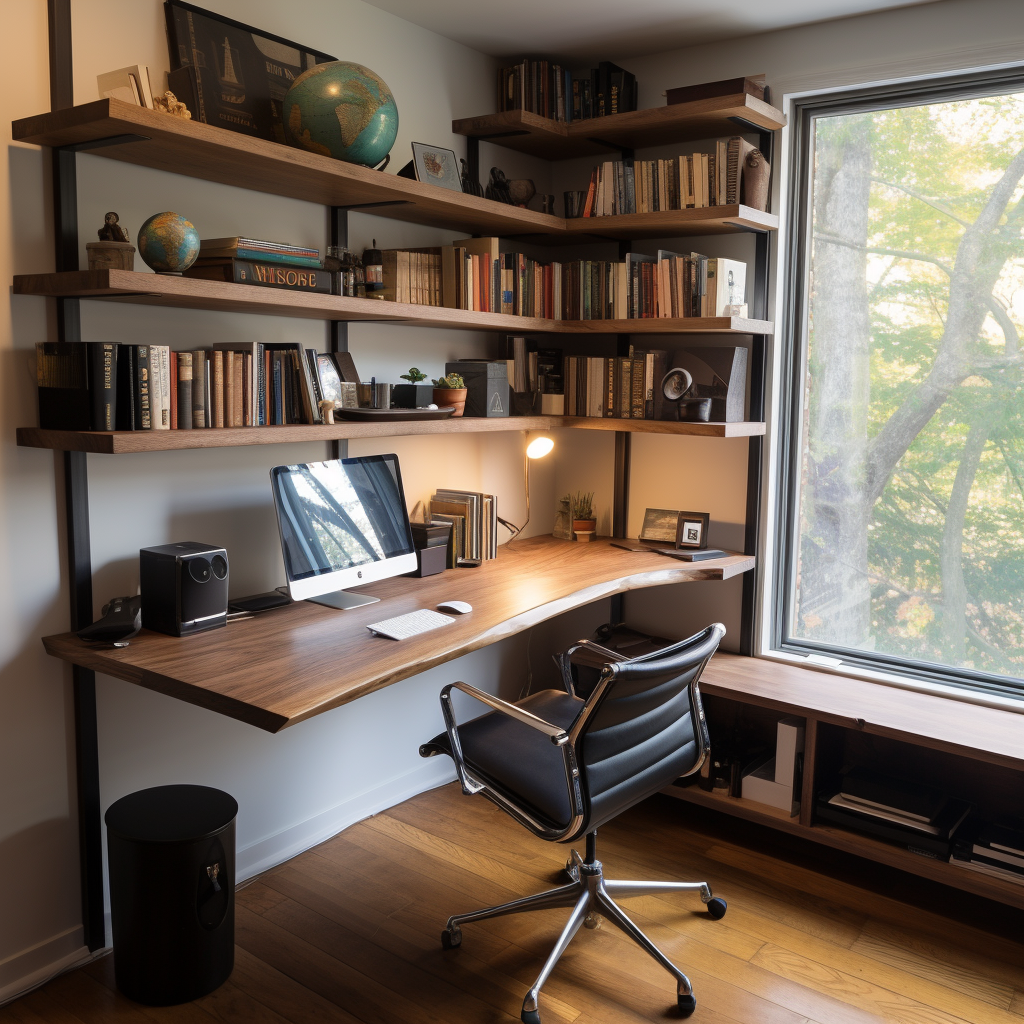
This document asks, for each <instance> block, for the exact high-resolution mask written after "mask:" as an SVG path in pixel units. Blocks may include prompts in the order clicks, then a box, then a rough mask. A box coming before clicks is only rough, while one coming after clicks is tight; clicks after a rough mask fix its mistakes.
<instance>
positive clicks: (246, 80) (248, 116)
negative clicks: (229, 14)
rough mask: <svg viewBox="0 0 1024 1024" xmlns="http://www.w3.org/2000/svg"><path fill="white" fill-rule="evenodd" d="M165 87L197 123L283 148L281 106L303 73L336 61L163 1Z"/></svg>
mask: <svg viewBox="0 0 1024 1024" xmlns="http://www.w3.org/2000/svg"><path fill="white" fill-rule="evenodd" d="M164 14H165V15H166V17H167V49H168V51H169V53H170V58H171V70H170V72H169V73H168V75H167V84H168V87H169V88H170V89H171V91H172V92H173V93H174V94H175V96H177V97H178V99H179V100H181V101H182V102H183V103H184V104H185V105H186V106H187V107H188V109H189V110H190V111H191V112H192V116H193V117H194V118H195V119H196V120H197V121H202V122H203V123H204V124H212V125H216V126H217V127H218V128H227V129H228V130H229V131H233V132H241V133H242V134H244V135H255V136H257V137H258V138H261V139H269V140H270V141H271V142H280V143H282V144H283V143H285V142H286V141H287V140H286V139H285V133H284V122H283V121H282V120H281V103H282V101H283V100H284V97H285V93H286V92H288V89H289V87H290V86H291V84H292V82H294V81H295V79H296V78H298V77H299V75H301V74H302V72H303V71H308V70H309V69H310V68H311V67H315V66H316V65H317V64H324V63H326V62H327V61H332V60H335V58H334V57H332V56H331V55H330V54H328V53H322V52H321V51H320V50H315V49H313V48H312V47H309V46H303V45H302V44H301V43H293V42H292V41H291V40H289V39H282V38H281V37H280V36H275V35H271V34H270V33H269V32H261V31H260V30H259V29H256V28H253V27H252V26H251V25H244V24H243V23H242V22H240V21H233V20H232V19H231V18H224V17H222V16H221V15H219V14H214V13H213V12H212V11H204V10H203V9H202V8H201V7H195V6H193V5H192V4H187V3H183V2H182V0H165V3H164Z"/></svg>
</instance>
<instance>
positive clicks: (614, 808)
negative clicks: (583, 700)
mask: <svg viewBox="0 0 1024 1024" xmlns="http://www.w3.org/2000/svg"><path fill="white" fill-rule="evenodd" d="M723 636H725V627H724V626H723V625H722V624H721V623H718V622H716V623H714V624H713V625H710V626H708V627H707V629H704V630H702V631H701V632H700V633H697V634H696V635H695V636H692V637H690V638H689V639H687V640H682V641H680V642H679V643H678V644H675V645H673V646H672V647H667V648H665V649H663V650H660V651H657V652H655V653H653V654H646V655H643V656H641V657H639V658H635V659H633V660H631V661H617V662H609V663H608V664H607V665H606V666H605V667H604V669H603V670H602V672H601V679H600V681H599V683H598V685H597V686H596V687H595V689H594V692H593V694H592V696H591V697H590V698H589V699H588V700H587V705H588V708H587V710H586V712H585V713H584V714H582V715H581V716H580V718H579V719H578V720H577V724H576V726H574V728H573V732H572V734H571V739H572V742H573V743H574V746H575V749H576V761H577V765H578V766H579V770H580V779H581V783H582V790H583V797H584V801H585V804H586V814H585V816H584V817H585V820H584V822H583V824H582V826H581V827H580V828H579V829H576V830H574V831H575V836H574V837H573V838H575V837H578V836H579V835H582V834H584V833H586V832H590V831H592V830H593V829H595V828H598V827H599V826H600V825H602V824H604V822H606V821H609V820H610V819H612V818H614V817H615V816H616V815H617V814H620V813H621V812H622V811H624V810H626V809H627V808H629V807H632V806H633V804H635V803H639V802H640V801H641V800H644V799H646V798H647V797H649V796H652V795H653V794H654V793H657V792H658V791H659V790H661V789H664V788H665V786H667V785H669V784H671V783H672V782H674V781H675V780H676V779H677V778H679V777H680V776H682V775H689V774H690V773H691V772H694V771H696V770H697V769H698V768H699V767H700V765H701V762H702V761H703V759H704V757H705V755H706V752H707V727H706V723H705V721H704V711H703V709H702V707H701V704H700V691H699V689H698V687H697V683H698V680H699V679H700V674H701V672H702V671H703V670H704V666H705V665H706V664H707V663H708V661H709V660H710V658H711V656H712V655H713V654H714V653H715V651H716V650H717V649H718V644H719V642H720V641H721V639H722V637H723Z"/></svg>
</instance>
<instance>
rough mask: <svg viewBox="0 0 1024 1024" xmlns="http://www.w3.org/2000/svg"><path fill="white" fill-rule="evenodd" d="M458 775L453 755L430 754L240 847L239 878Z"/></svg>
mask: <svg viewBox="0 0 1024 1024" xmlns="http://www.w3.org/2000/svg"><path fill="white" fill-rule="evenodd" d="M455 777H456V776H455V766H454V765H453V764H452V761H451V759H450V758H447V757H431V758H428V759H427V760H426V761H424V762H423V764H422V765H418V766H417V767H416V768H415V769H413V771H411V772H407V773H406V774H405V775H400V776H399V777H398V778H396V779H391V780H390V781H388V782H385V783H384V784H383V785H380V786H375V787H374V788H373V789H368V790H364V791H363V792H362V793H359V794H358V795H357V796H354V797H350V798H349V799H348V800H346V801H344V802H343V803H340V804H337V805H336V806H335V807H331V808H329V809H328V810H326V811H323V812H321V813H320V814H317V815H314V816H313V817H312V818H307V819H306V820H305V821H300V822H299V823H298V824H297V825H292V826H291V827H290V828H286V829H284V830H282V831H281V832H278V833H277V834H276V835H272V836H269V837H268V838H266V839H261V840H259V841H258V842H256V843H252V844H251V845H250V846H247V847H246V848H245V849H244V850H239V851H238V853H237V856H236V860H235V878H236V880H237V881H239V882H241V881H244V880H245V879H247V878H252V877H253V875H258V874H261V873H262V872H264V871H269V870H270V868H275V867H277V866H278V864H283V863H284V862H285V861H286V860H290V859H291V858H292V857H295V856H297V855H298V854H300V853H302V852H304V851H305V850H308V849H310V847H313V846H317V845H318V844H319V843H322V842H325V841H326V840H328V839H330V838H331V836H336V835H337V834H338V833H339V832H341V831H343V830H344V829H346V828H348V827H349V825H354V824H355V823H356V822H357V821H362V820H363V819H364V818H368V817H370V815H371V814H378V813H379V812H380V811H385V810H387V809H388V808H389V807H394V806H395V804H400V803H402V802H403V801H404V800H409V799H410V798H412V797H414V796H416V795H417V794H418V793H425V792H426V791H427V790H428V789H436V788H437V787H438V786H444V785H446V784H447V783H449V782H454V781H455Z"/></svg>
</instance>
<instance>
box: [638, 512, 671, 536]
mask: <svg viewBox="0 0 1024 1024" xmlns="http://www.w3.org/2000/svg"><path fill="white" fill-rule="evenodd" d="M678 535H679V513H678V512H677V511H676V510H675V509H671V508H649V509H647V511H646V512H644V525H643V527H642V529H641V530H640V538H639V539H640V540H642V541H645V542H647V543H651V544H675V542H676V538H677V537H678Z"/></svg>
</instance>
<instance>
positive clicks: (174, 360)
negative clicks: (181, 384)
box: [167, 352, 178, 430]
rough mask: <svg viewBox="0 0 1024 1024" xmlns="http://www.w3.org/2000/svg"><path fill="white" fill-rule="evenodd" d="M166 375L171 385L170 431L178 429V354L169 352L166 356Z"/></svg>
mask: <svg viewBox="0 0 1024 1024" xmlns="http://www.w3.org/2000/svg"><path fill="white" fill-rule="evenodd" d="M167 363H168V374H167V379H168V380H169V381H170V384H171V397H170V408H169V410H168V412H169V415H170V417H171V430H177V429H178V353H177V352H169V353H168V355H167Z"/></svg>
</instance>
